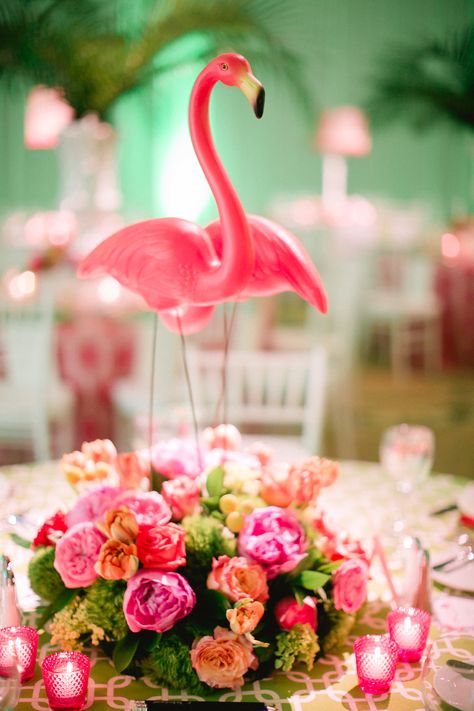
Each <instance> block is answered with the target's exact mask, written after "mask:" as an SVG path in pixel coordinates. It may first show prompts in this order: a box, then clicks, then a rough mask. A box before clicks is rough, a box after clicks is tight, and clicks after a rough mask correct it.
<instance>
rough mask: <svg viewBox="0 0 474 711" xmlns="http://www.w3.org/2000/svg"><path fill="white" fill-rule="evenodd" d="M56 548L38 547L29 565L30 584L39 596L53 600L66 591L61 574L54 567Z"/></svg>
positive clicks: (47, 600)
mask: <svg viewBox="0 0 474 711" xmlns="http://www.w3.org/2000/svg"><path fill="white" fill-rule="evenodd" d="M54 554H55V549H54V548H53V547H51V546H49V547H47V548H38V550H37V551H36V552H35V554H34V555H33V557H32V559H31V560H30V564H29V566H28V576H29V578H30V585H31V588H32V590H33V592H35V593H36V594H37V595H38V597H40V598H41V599H42V600H45V601H46V602H52V601H53V600H55V599H56V598H57V597H58V596H59V595H61V593H63V592H64V591H65V589H66V588H65V586H64V583H63V581H62V580H61V576H60V575H59V573H58V571H57V570H56V569H55V568H54V565H53V564H54Z"/></svg>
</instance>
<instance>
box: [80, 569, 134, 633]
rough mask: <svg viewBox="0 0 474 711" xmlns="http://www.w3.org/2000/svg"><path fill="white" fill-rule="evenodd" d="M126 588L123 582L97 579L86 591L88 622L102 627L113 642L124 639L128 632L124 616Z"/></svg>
mask: <svg viewBox="0 0 474 711" xmlns="http://www.w3.org/2000/svg"><path fill="white" fill-rule="evenodd" d="M125 588H126V583H124V582H123V581H122V580H104V579H103V578H97V580H96V581H95V583H93V584H92V585H91V586H90V587H89V588H87V589H86V596H85V598H84V612H85V614H86V617H87V619H88V621H89V622H90V623H91V625H97V626H98V627H101V628H102V629H103V630H104V632H105V634H106V636H107V638H108V639H110V640H113V641H116V640H119V639H122V637H125V635H126V634H127V632H128V625H127V622H126V620H125V616H124V614H123V596H124V594H125Z"/></svg>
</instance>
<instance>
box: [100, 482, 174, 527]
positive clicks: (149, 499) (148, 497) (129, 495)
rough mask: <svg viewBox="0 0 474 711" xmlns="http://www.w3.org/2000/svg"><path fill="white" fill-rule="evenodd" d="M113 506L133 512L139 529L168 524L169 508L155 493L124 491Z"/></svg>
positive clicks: (159, 495)
mask: <svg viewBox="0 0 474 711" xmlns="http://www.w3.org/2000/svg"><path fill="white" fill-rule="evenodd" d="M113 505H114V507H118V506H126V507H127V508H129V509H130V510H131V511H133V513H134V514H135V518H136V519H137V523H138V526H139V528H143V527H148V526H156V525H161V524H163V523H168V521H169V520H170V518H171V509H170V507H169V506H168V504H167V503H166V501H165V500H164V498H163V497H162V496H161V494H159V493H158V492H157V491H147V492H144V493H139V492H136V491H126V492H125V493H123V494H120V495H119V496H118V497H117V498H116V499H115V500H114V502H113Z"/></svg>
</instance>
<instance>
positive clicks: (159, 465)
mask: <svg viewBox="0 0 474 711" xmlns="http://www.w3.org/2000/svg"><path fill="white" fill-rule="evenodd" d="M151 463H152V464H153V468H154V469H155V471H157V472H160V474H163V476H165V477H166V478H167V479H174V478H175V477H177V476H183V475H184V476H190V477H191V478H193V479H195V478H196V477H197V476H199V474H200V473H201V467H200V465H199V456H198V453H197V451H196V443H195V442H194V440H190V439H170V440H167V441H164V442H159V443H158V444H156V445H155V446H154V447H153V449H152V452H151Z"/></svg>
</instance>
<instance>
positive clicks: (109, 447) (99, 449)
mask: <svg viewBox="0 0 474 711" xmlns="http://www.w3.org/2000/svg"><path fill="white" fill-rule="evenodd" d="M81 450H82V453H83V454H84V456H85V457H86V459H89V460H91V461H93V462H107V464H114V463H115V459H116V457H117V450H116V448H115V445H114V443H113V442H112V441H111V440H110V439H95V440H94V441H93V442H83V443H82V446H81Z"/></svg>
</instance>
